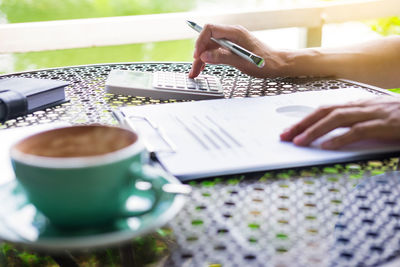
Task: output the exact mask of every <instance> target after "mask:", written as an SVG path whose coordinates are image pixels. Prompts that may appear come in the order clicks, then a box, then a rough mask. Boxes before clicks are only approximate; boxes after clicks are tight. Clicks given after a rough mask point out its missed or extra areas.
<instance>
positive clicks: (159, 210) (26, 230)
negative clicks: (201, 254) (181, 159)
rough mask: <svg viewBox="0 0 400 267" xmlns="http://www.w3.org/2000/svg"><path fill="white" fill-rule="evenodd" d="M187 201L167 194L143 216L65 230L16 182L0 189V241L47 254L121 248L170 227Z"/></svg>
mask: <svg viewBox="0 0 400 267" xmlns="http://www.w3.org/2000/svg"><path fill="white" fill-rule="evenodd" d="M164 173H165V172H164ZM163 179H164V180H165V183H166V184H168V183H171V184H174V183H178V184H180V183H181V182H180V181H179V180H178V179H176V178H175V177H173V176H171V175H170V174H167V173H165V174H164V175H163ZM133 198H134V200H135V201H134V202H135V203H139V206H140V205H141V206H142V207H143V206H146V205H147V204H146V201H148V200H147V199H140V197H138V196H133ZM184 202H185V196H183V195H180V194H170V193H164V194H163V195H162V197H161V199H160V201H159V202H158V204H157V205H156V206H155V207H154V208H153V209H152V210H150V211H149V212H147V213H145V214H143V215H141V216H136V217H125V218H118V219H116V220H115V222H113V223H111V224H110V225H106V226H102V227H96V228H90V229H85V230H61V229H58V228H56V227H54V226H53V225H52V224H51V223H50V222H49V221H48V220H47V218H46V217H45V216H44V215H43V214H42V213H41V212H40V211H38V210H36V208H35V207H34V206H33V205H32V204H31V203H30V202H29V201H28V199H27V197H26V195H25V193H24V191H23V188H22V186H21V185H20V184H19V183H18V181H17V180H15V179H14V180H13V181H11V182H8V183H6V184H4V185H1V186H0V239H1V240H4V241H7V242H11V243H14V244H18V245H23V246H27V247H30V248H34V249H39V250H40V249H43V250H46V251H62V250H79V249H93V248H99V247H109V246H113V245H120V244H122V243H125V242H128V241H130V240H131V239H132V238H134V237H138V236H140V235H143V234H146V233H148V232H151V231H153V230H155V229H157V228H159V227H161V226H163V225H164V224H166V223H167V222H168V221H169V220H171V219H172V218H173V217H174V216H175V215H176V214H177V213H178V212H179V211H180V210H181V209H182V207H183V205H184ZM140 208H141V207H138V209H140Z"/></svg>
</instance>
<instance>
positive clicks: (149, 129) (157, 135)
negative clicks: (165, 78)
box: [112, 110, 177, 157]
mask: <svg viewBox="0 0 400 267" xmlns="http://www.w3.org/2000/svg"><path fill="white" fill-rule="evenodd" d="M112 113H113V115H114V117H115V118H116V119H117V121H118V122H119V123H120V125H122V126H124V127H127V128H128V129H131V130H133V131H136V132H137V133H138V134H140V135H141V137H142V140H143V143H144V145H145V147H146V148H147V150H148V151H149V152H150V155H151V156H152V157H154V156H155V154H157V153H176V151H177V149H176V146H175V144H174V143H173V142H172V141H171V140H170V139H169V138H168V136H167V135H166V134H165V132H164V130H163V129H162V128H161V127H159V126H158V125H156V124H155V123H154V122H152V121H151V120H150V119H149V118H147V117H145V116H135V115H129V116H125V115H124V114H122V113H121V112H120V111H115V110H113V111H112Z"/></svg>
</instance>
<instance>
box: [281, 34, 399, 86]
mask: <svg viewBox="0 0 400 267" xmlns="http://www.w3.org/2000/svg"><path fill="white" fill-rule="evenodd" d="M280 53H281V55H282V57H283V58H285V60H284V61H285V65H284V66H283V67H282V70H283V75H285V76H303V75H306V76H320V77H327V76H334V77H338V78H345V79H351V80H355V81H360V82H364V83H368V84H373V85H376V86H380V87H383V88H399V87H400V37H388V38H382V39H379V40H375V41H371V42H367V43H364V44H361V45H353V46H349V47H342V48H335V49H332V48H308V49H300V50H295V51H282V52H280Z"/></svg>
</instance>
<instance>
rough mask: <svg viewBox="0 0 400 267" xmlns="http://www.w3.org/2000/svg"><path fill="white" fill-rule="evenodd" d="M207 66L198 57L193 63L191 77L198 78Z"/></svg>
mask: <svg viewBox="0 0 400 267" xmlns="http://www.w3.org/2000/svg"><path fill="white" fill-rule="evenodd" d="M205 66H206V64H205V63H204V62H203V61H202V60H201V59H200V58H196V59H195V60H194V61H193V63H192V68H191V69H190V72H189V78H191V79H193V78H196V77H197V76H198V75H199V74H200V72H202V71H203V70H204V67H205Z"/></svg>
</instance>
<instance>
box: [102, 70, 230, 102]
mask: <svg viewBox="0 0 400 267" xmlns="http://www.w3.org/2000/svg"><path fill="white" fill-rule="evenodd" d="M106 92H108V93H113V94H121V95H132V96H144V97H151V98H155V99H160V100H166V99H177V100H183V99H185V100H201V99H214V98H223V97H224V93H223V89H222V86H221V83H220V81H219V79H218V78H217V77H215V76H211V75H199V76H198V77H196V78H194V79H189V78H188V76H187V74H186V73H181V72H164V71H157V72H139V71H130V70H112V71H111V72H110V74H109V75H108V78H107V81H106Z"/></svg>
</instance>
